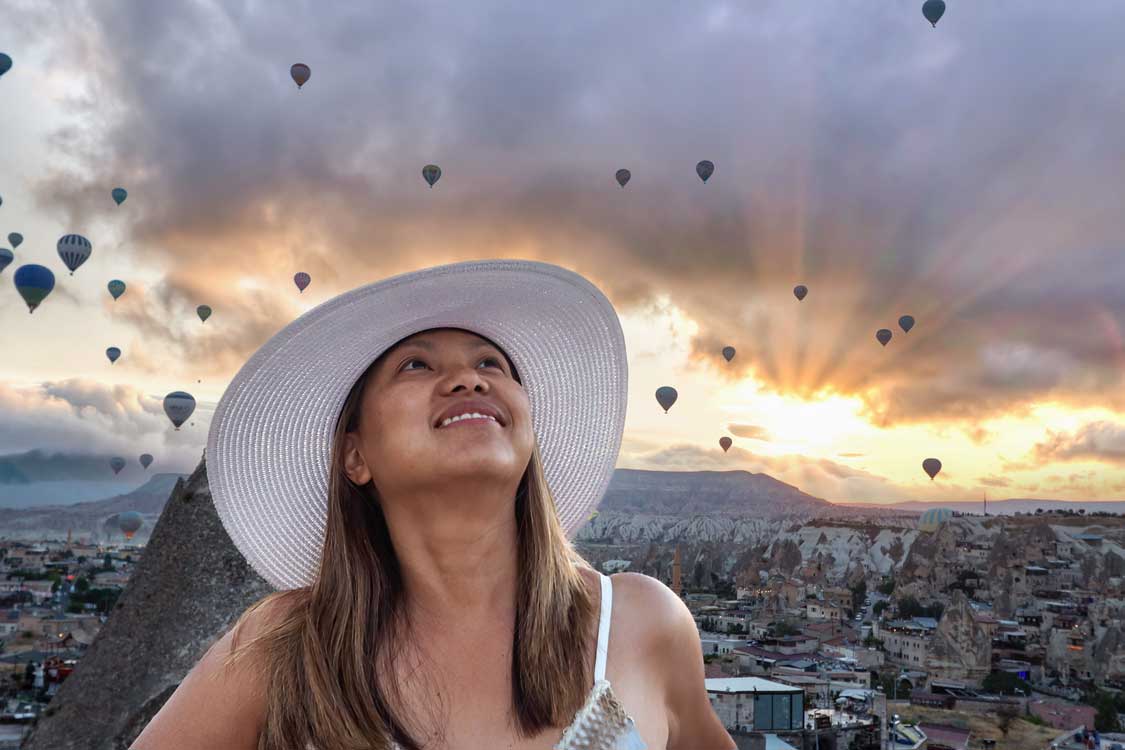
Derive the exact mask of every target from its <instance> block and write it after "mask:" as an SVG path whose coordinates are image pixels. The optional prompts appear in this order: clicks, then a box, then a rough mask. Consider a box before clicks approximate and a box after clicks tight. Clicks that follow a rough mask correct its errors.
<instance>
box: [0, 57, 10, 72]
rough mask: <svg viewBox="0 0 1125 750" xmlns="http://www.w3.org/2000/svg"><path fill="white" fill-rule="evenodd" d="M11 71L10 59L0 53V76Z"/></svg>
mask: <svg viewBox="0 0 1125 750" xmlns="http://www.w3.org/2000/svg"><path fill="white" fill-rule="evenodd" d="M11 69H12V58H10V57H8V56H7V55H5V54H4V53H3V52H0V76H2V75H4V74H5V73H7V72H8V71H9V70H11Z"/></svg>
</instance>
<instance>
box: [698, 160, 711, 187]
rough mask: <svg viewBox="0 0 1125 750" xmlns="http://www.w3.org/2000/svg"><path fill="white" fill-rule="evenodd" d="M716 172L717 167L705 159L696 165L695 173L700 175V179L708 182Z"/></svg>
mask: <svg viewBox="0 0 1125 750" xmlns="http://www.w3.org/2000/svg"><path fill="white" fill-rule="evenodd" d="M714 171H715V165H714V164H712V163H711V162H709V161H707V160H706V159H704V160H703V161H701V162H699V163H698V164H696V165H695V173H696V174H697V175H699V179H701V180H703V181H704V182H707V178H708V177H710V176H711V173H712V172H714Z"/></svg>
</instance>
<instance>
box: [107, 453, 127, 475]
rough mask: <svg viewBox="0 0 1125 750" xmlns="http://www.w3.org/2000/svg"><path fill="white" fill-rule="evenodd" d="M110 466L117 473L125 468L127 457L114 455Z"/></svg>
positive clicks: (110, 460)
mask: <svg viewBox="0 0 1125 750" xmlns="http://www.w3.org/2000/svg"><path fill="white" fill-rule="evenodd" d="M109 466H110V468H111V469H113V473H114V474H116V473H117V472H119V471H121V470H122V469H124V468H125V459H123V458H122V457H121V456H114V457H113V458H111V459H109Z"/></svg>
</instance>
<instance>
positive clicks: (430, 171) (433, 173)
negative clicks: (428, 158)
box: [422, 164, 441, 187]
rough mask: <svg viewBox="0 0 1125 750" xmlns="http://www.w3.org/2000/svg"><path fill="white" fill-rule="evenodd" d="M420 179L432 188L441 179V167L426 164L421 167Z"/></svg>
mask: <svg viewBox="0 0 1125 750" xmlns="http://www.w3.org/2000/svg"><path fill="white" fill-rule="evenodd" d="M422 177H423V178H425V180H426V182H428V183H430V187H433V186H434V183H435V182H437V181H438V179H439V178H440V177H441V167H439V166H438V165H437V164H427V165H426V166H424V167H422Z"/></svg>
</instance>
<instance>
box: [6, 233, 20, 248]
mask: <svg viewBox="0 0 1125 750" xmlns="http://www.w3.org/2000/svg"><path fill="white" fill-rule="evenodd" d="M8 242H11V243H12V249H13V250H15V249H16V248H17V247H19V246H20V244H21V243H22V242H23V235H22V234H20V233H19V232H11V233H9V234H8Z"/></svg>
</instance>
